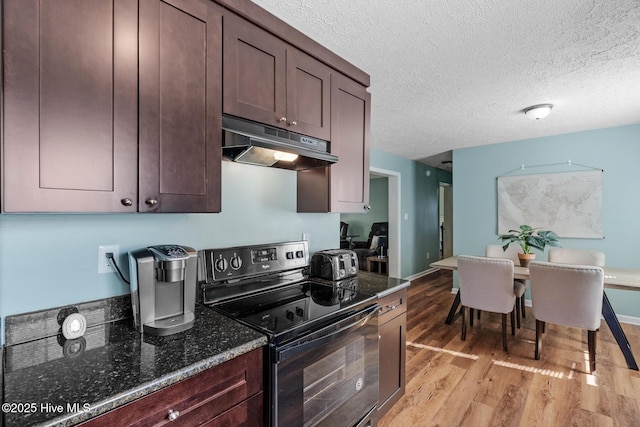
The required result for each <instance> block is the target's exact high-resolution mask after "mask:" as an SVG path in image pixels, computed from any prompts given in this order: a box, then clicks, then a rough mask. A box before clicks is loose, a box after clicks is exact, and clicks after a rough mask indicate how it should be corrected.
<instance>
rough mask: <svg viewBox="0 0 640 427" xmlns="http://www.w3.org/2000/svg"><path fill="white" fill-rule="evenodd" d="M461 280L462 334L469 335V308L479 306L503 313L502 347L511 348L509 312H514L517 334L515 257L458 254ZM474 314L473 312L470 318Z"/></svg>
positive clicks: (459, 280)
mask: <svg viewBox="0 0 640 427" xmlns="http://www.w3.org/2000/svg"><path fill="white" fill-rule="evenodd" d="M458 282H459V286H460V290H459V292H460V303H461V304H462V334H461V339H462V341H464V340H465V339H466V337H467V311H468V310H469V309H476V310H482V311H491V312H494V313H500V314H502V348H503V349H504V351H508V349H507V314H511V334H512V335H515V326H514V324H515V322H514V320H515V319H514V318H515V316H514V306H515V303H516V295H515V294H514V292H513V261H511V260H510V259H504V258H487V257H478V256H470V255H459V256H458ZM472 317H473V314H471V316H470V320H471V318H472Z"/></svg>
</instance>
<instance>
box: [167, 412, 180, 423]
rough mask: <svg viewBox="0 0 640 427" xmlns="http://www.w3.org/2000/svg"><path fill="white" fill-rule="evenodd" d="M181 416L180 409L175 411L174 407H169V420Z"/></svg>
mask: <svg viewBox="0 0 640 427" xmlns="http://www.w3.org/2000/svg"><path fill="white" fill-rule="evenodd" d="M179 416H180V411H174V410H173V409H169V412H167V418H168V419H169V421H175V420H176V419H178V417H179Z"/></svg>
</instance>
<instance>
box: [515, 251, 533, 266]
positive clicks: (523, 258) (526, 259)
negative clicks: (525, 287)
mask: <svg viewBox="0 0 640 427" xmlns="http://www.w3.org/2000/svg"><path fill="white" fill-rule="evenodd" d="M518 259H519V260H520V267H529V263H530V262H531V261H533V260H534V259H536V254H523V253H519V254H518Z"/></svg>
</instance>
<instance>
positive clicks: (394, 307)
mask: <svg viewBox="0 0 640 427" xmlns="http://www.w3.org/2000/svg"><path fill="white" fill-rule="evenodd" d="M387 308H388V309H391V310H395V309H396V306H395V305H387Z"/></svg>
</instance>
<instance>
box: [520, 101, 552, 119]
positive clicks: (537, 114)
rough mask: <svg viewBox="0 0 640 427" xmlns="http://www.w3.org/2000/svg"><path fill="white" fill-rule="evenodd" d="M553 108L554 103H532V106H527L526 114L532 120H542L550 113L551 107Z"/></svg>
mask: <svg viewBox="0 0 640 427" xmlns="http://www.w3.org/2000/svg"><path fill="white" fill-rule="evenodd" d="M552 108H553V105H552V104H538V105H532V106H531V107H527V108H525V109H524V110H523V111H524V114H525V115H526V116H527V117H529V118H530V119H531V120H540V119H544V118H545V117H547V116H548V115H549V113H550V112H551V109H552Z"/></svg>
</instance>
